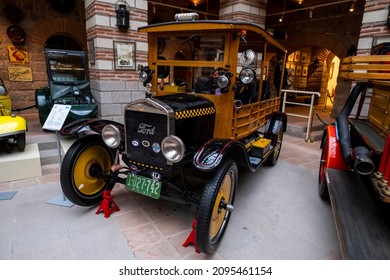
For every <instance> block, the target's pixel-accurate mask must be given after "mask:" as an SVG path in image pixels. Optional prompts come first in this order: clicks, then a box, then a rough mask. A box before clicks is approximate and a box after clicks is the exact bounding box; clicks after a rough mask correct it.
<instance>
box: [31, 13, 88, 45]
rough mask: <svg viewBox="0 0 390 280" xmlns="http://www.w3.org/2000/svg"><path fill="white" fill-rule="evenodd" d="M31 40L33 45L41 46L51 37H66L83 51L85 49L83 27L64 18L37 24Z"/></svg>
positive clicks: (85, 38) (85, 40)
mask: <svg viewBox="0 0 390 280" xmlns="http://www.w3.org/2000/svg"><path fill="white" fill-rule="evenodd" d="M33 29H34V35H33V36H32V38H31V41H32V42H33V43H36V44H39V45H41V46H44V45H45V42H46V40H47V39H48V38H49V37H50V36H52V35H66V36H68V37H70V38H72V39H74V40H75V41H76V42H77V43H78V44H79V45H80V46H81V47H82V48H83V49H84V50H86V49H87V35H86V30H85V26H84V25H83V24H81V23H79V22H76V21H72V20H69V19H64V18H55V19H49V20H46V21H44V22H41V23H39V24H37V25H36V26H35V27H34V28H33Z"/></svg>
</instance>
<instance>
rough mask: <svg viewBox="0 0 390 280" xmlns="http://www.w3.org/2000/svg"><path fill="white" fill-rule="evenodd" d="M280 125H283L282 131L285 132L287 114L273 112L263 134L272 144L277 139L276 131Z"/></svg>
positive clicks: (277, 131)
mask: <svg viewBox="0 0 390 280" xmlns="http://www.w3.org/2000/svg"><path fill="white" fill-rule="evenodd" d="M280 126H283V127H282V131H283V132H286V129H287V115H286V114H285V113H283V112H273V113H272V115H271V117H270V118H269V120H268V122H267V125H266V127H265V135H264V136H265V138H268V139H271V140H272V144H273V145H274V144H275V142H276V141H277V137H278V133H279V131H280Z"/></svg>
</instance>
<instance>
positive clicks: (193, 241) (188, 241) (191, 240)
mask: <svg viewBox="0 0 390 280" xmlns="http://www.w3.org/2000/svg"><path fill="white" fill-rule="evenodd" d="M195 235H196V219H194V220H193V221H192V230H191V232H190V234H189V235H188V237H187V239H186V241H185V242H184V243H183V245H182V246H183V247H185V248H187V247H188V245H189V244H193V245H194V246H195V252H196V253H198V254H200V251H199V249H198V246H197V245H196V236H195Z"/></svg>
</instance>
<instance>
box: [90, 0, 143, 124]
mask: <svg viewBox="0 0 390 280" xmlns="http://www.w3.org/2000/svg"><path fill="white" fill-rule="evenodd" d="M116 2H117V1H114V0H111V1H110V0H104V1H92V0H88V1H85V13H86V30H87V42H88V45H89V46H93V54H94V60H95V63H94V64H91V65H90V78H91V89H92V93H93V95H94V97H95V98H96V101H97V103H98V105H99V111H98V115H99V116H101V117H104V118H108V119H112V120H115V121H118V122H123V111H124V107H125V106H126V104H127V103H128V102H130V101H133V100H135V99H139V98H141V97H143V96H144V92H145V88H144V87H143V85H142V83H140V82H139V78H138V71H137V70H136V69H135V70H118V69H115V66H114V58H115V57H114V41H119V42H133V43H135V58H136V65H138V64H146V61H147V52H148V46H147V36H146V35H145V34H143V33H138V32H137V29H138V27H140V26H143V25H146V24H147V7H148V5H147V1H142V0H141V1H140V0H137V1H135V0H132V1H127V3H128V4H129V10H130V27H129V29H127V30H120V29H118V27H117V26H116V14H115V3H116ZM91 42H92V44H91Z"/></svg>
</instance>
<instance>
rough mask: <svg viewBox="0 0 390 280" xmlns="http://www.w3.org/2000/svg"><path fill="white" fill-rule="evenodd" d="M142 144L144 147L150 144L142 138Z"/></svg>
mask: <svg viewBox="0 0 390 280" xmlns="http://www.w3.org/2000/svg"><path fill="white" fill-rule="evenodd" d="M142 146H144V147H145V148H147V147H149V146H150V143H149V141H146V140H143V141H142Z"/></svg>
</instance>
